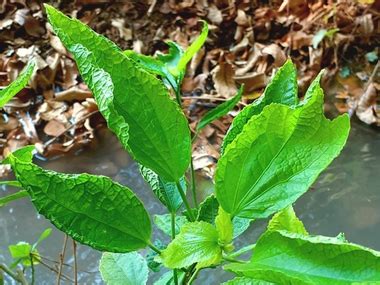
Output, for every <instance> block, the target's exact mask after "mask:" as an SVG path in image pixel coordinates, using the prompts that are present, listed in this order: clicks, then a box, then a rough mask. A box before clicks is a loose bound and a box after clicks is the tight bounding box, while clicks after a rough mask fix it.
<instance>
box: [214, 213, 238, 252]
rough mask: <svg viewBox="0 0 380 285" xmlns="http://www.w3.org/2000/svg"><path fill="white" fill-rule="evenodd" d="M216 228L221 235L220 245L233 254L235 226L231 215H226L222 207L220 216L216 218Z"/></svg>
mask: <svg viewBox="0 0 380 285" xmlns="http://www.w3.org/2000/svg"><path fill="white" fill-rule="evenodd" d="M215 226H216V230H217V231H218V234H219V239H218V243H219V245H220V246H221V247H222V248H223V250H224V251H225V252H227V253H228V252H231V251H232V250H233V249H234V246H233V244H232V236H233V226H232V221H231V216H230V214H228V213H226V212H225V211H224V210H223V208H222V207H219V211H218V215H217V216H216V218H215Z"/></svg>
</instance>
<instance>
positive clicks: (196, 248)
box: [161, 222, 222, 268]
mask: <svg viewBox="0 0 380 285" xmlns="http://www.w3.org/2000/svg"><path fill="white" fill-rule="evenodd" d="M221 257H222V250H221V248H220V246H219V245H218V232H217V230H216V229H215V227H214V226H212V225H211V224H208V223H205V222H194V223H187V224H185V225H184V226H183V227H182V229H181V231H180V233H179V235H177V236H176V237H175V239H174V240H173V241H172V242H171V243H170V244H169V245H168V247H167V248H166V249H165V250H164V251H163V252H162V254H161V259H162V262H163V264H164V265H165V266H166V267H168V268H182V267H186V266H189V265H192V264H193V263H197V262H198V263H201V264H202V266H209V265H211V264H216V263H218V262H220V260H221Z"/></svg>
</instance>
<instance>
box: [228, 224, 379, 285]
mask: <svg viewBox="0 0 380 285" xmlns="http://www.w3.org/2000/svg"><path fill="white" fill-rule="evenodd" d="M274 245H275V246H274ZM225 269H227V270H230V271H233V272H235V273H237V274H239V275H243V276H247V277H252V278H257V279H263V280H266V281H270V282H274V283H276V284H294V285H298V284H334V285H339V284H342V285H343V284H377V283H379V282H380V253H379V252H375V251H373V250H371V249H368V248H365V247H362V246H359V245H356V244H352V243H346V242H343V241H342V240H340V239H337V238H330V237H324V236H304V235H300V234H296V233H289V232H285V231H280V232H268V233H267V234H264V235H263V236H262V237H261V238H260V239H259V241H258V242H257V245H256V248H255V250H254V253H253V256H252V259H251V261H250V262H249V263H248V264H230V265H227V266H225ZM371 282H372V283H371Z"/></svg>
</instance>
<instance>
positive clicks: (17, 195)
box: [0, 190, 28, 207]
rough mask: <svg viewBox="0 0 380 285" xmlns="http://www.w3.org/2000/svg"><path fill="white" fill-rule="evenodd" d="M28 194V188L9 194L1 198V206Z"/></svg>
mask: <svg viewBox="0 0 380 285" xmlns="http://www.w3.org/2000/svg"><path fill="white" fill-rule="evenodd" d="M26 196H28V192H27V191H26V190H20V191H18V192H16V193H13V194H10V195H8V196H5V197H1V198H0V207H1V206H4V205H5V204H7V203H9V202H12V201H15V200H17V199H20V198H24V197H26Z"/></svg>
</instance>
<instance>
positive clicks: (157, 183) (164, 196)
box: [140, 165, 187, 213]
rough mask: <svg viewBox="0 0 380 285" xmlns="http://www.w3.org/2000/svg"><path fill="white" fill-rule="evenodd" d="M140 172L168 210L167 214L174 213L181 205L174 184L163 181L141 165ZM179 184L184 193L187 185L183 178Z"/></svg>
mask: <svg viewBox="0 0 380 285" xmlns="http://www.w3.org/2000/svg"><path fill="white" fill-rule="evenodd" d="M140 172H141V175H142V177H143V178H144V180H145V181H146V182H148V184H149V185H150V187H151V188H152V190H153V193H154V194H155V195H156V196H157V198H158V199H159V200H160V201H161V203H162V204H164V205H165V206H166V207H167V208H168V210H169V212H172V213H175V212H176V211H177V210H178V209H179V208H180V207H181V205H182V198H181V195H180V194H179V190H178V188H177V185H176V183H174V182H165V180H164V179H162V178H160V177H159V176H158V175H157V173H155V172H154V171H153V170H150V169H149V168H146V167H144V166H142V165H140ZM180 183H181V186H182V189H183V190H184V192H185V193H186V189H187V185H186V180H185V178H184V177H181V179H180Z"/></svg>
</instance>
